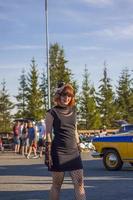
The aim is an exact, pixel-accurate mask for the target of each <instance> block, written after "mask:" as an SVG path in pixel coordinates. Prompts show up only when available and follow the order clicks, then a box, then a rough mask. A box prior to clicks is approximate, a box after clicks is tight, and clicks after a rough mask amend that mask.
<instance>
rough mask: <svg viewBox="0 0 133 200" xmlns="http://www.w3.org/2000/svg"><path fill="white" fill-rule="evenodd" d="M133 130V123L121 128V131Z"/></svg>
mask: <svg viewBox="0 0 133 200" xmlns="http://www.w3.org/2000/svg"><path fill="white" fill-rule="evenodd" d="M128 131H133V125H128V126H123V127H121V128H120V129H119V133H123V132H128Z"/></svg>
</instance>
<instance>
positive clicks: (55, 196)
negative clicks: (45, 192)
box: [50, 172, 64, 200]
mask: <svg viewBox="0 0 133 200" xmlns="http://www.w3.org/2000/svg"><path fill="white" fill-rule="evenodd" d="M52 179H53V183H52V187H51V191H50V200H59V195H60V189H61V185H62V183H63V180H64V172H52Z"/></svg>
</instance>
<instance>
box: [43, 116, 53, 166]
mask: <svg viewBox="0 0 133 200" xmlns="http://www.w3.org/2000/svg"><path fill="white" fill-rule="evenodd" d="M45 123H46V147H45V164H46V165H47V166H48V168H49V169H50V168H51V166H52V165H53V162H52V157H51V143H52V128H53V116H52V115H51V114H50V113H47V115H46V119H45Z"/></svg>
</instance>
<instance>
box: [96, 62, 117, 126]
mask: <svg viewBox="0 0 133 200" xmlns="http://www.w3.org/2000/svg"><path fill="white" fill-rule="evenodd" d="M110 82H111V80H110V78H109V77H108V75H107V68H106V66H105V67H104V71H103V78H102V79H101V80H100V83H101V85H100V86H99V88H98V89H99V91H98V95H97V103H98V107H99V111H100V115H101V122H102V127H101V128H103V127H104V126H105V127H107V128H111V127H113V126H114V122H115V117H116V116H115V113H116V109H115V104H114V102H115V95H114V92H113V89H112V85H111V83H110Z"/></svg>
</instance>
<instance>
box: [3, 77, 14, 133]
mask: <svg viewBox="0 0 133 200" xmlns="http://www.w3.org/2000/svg"><path fill="white" fill-rule="evenodd" d="M1 84H2V89H1V91H0V131H4V132H6V131H10V129H11V128H10V125H11V121H12V115H11V111H12V109H13V108H14V105H13V103H12V101H11V100H10V96H9V94H8V91H7V90H6V82H5V80H3V82H2V83H1Z"/></svg>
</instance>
